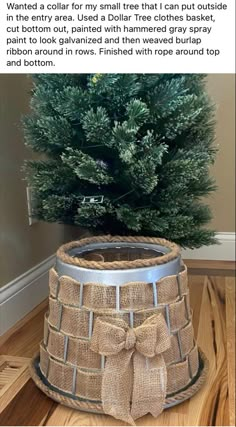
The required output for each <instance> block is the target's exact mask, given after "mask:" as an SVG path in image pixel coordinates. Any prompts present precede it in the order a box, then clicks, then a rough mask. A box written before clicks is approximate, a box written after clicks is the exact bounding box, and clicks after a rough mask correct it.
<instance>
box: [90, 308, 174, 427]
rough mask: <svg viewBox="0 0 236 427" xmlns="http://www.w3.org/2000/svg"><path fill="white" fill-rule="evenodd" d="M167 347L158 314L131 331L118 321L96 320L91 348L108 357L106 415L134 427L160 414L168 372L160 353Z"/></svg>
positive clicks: (104, 395) (104, 393) (104, 383)
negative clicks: (145, 418) (149, 414)
mask: <svg viewBox="0 0 236 427" xmlns="http://www.w3.org/2000/svg"><path fill="white" fill-rule="evenodd" d="M170 344H171V341H170V334H169V330H168V327H167V325H166V322H165V319H164V317H163V316H162V314H160V313H159V314H155V315H153V316H151V317H149V318H148V319H147V320H145V322H143V324H142V325H140V326H138V327H137V328H134V329H133V328H129V326H128V325H127V323H126V322H124V321H123V320H122V319H119V318H112V317H98V318H97V319H96V322H95V325H94V330H93V335H92V340H91V346H90V348H91V350H92V351H94V352H96V353H99V354H101V355H104V356H107V358H106V363H105V369H104V373H103V377H102V404H103V410H104V412H105V413H106V414H110V415H112V416H113V417H115V418H117V419H121V420H123V421H125V422H128V423H130V424H132V425H135V424H134V419H136V418H139V417H141V416H143V415H145V414H147V413H148V412H150V413H151V414H152V415H153V416H155V417H157V416H158V415H159V414H160V413H161V412H162V411H163V408H164V403H165V397H166V385H167V372H166V365H165V361H164V358H163V355H162V353H163V352H164V351H166V350H167V349H168V348H169V347H170ZM130 402H132V403H130Z"/></svg>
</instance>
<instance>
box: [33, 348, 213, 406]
mask: <svg viewBox="0 0 236 427" xmlns="http://www.w3.org/2000/svg"><path fill="white" fill-rule="evenodd" d="M199 356H200V362H201V365H202V367H201V368H200V369H199V372H198V373H197V375H196V376H195V378H194V379H193V381H192V382H191V383H190V384H189V386H187V388H186V389H183V390H180V391H179V392H177V393H175V394H174V395H171V396H168V395H167V397H166V401H165V407H169V406H174V405H178V404H179V403H181V402H183V401H184V400H187V399H189V398H190V397H192V396H193V395H194V394H195V393H196V392H197V391H198V390H199V389H200V388H201V387H202V385H203V384H204V382H205V381H206V378H207V374H208V370H209V362H208V360H207V358H206V356H205V354H204V353H203V352H202V351H201V350H200V349H199ZM38 359H39V355H38V354H37V355H36V356H35V357H34V358H33V359H32V361H31V364H30V366H29V370H30V375H31V378H32V379H33V381H34V382H35V384H36V386H37V387H39V388H40V390H42V391H43V392H44V393H45V394H46V395H47V396H49V397H50V398H52V399H53V400H55V401H56V402H58V403H61V404H63V405H65V406H69V407H70V408H74V409H78V410H81V411H88V412H95V413H96V412H97V413H101V414H103V413H104V412H103V409H102V404H101V403H100V402H92V401H89V400H82V399H79V398H76V399H72V398H70V397H67V396H65V395H64V394H62V393H59V392H57V391H54V390H53V389H52V388H51V387H49V386H47V385H46V384H44V382H43V381H42V379H41V378H40V377H39V374H38V372H37V366H38Z"/></svg>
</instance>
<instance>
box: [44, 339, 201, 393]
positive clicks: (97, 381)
mask: <svg viewBox="0 0 236 427" xmlns="http://www.w3.org/2000/svg"><path fill="white" fill-rule="evenodd" d="M188 359H189V362H188ZM49 360H50V363H49ZM188 364H189V365H190V369H191V371H192V375H193V377H194V376H195V375H196V374H197V372H198V368H199V361H198V349H197V346H194V348H193V349H192V350H191V352H190V353H189V355H188V356H186V360H185V361H184V362H180V363H174V364H171V365H169V366H167V396H168V395H171V394H172V393H174V392H178V391H180V390H181V389H182V388H184V387H186V386H187V385H188V384H189V383H190V381H191V376H190V373H189V365H188ZM58 367H60V371H57V368H58ZM40 368H41V371H42V373H43V375H44V376H45V377H46V378H48V381H49V382H50V383H51V384H52V385H54V386H55V387H57V388H59V389H60V390H62V391H67V392H71V390H72V384H73V371H74V370H73V366H72V365H69V364H64V363H62V362H59V361H56V360H55V359H53V358H52V357H51V356H50V355H49V354H48V352H47V351H46V349H45V347H44V345H43V343H41V346H40ZM56 372H60V375H58V374H57V373H56ZM47 373H48V374H47ZM102 373H103V371H101V370H98V371H94V372H90V371H89V372H88V371H86V370H83V369H80V368H77V381H76V390H75V395H76V396H78V397H81V398H84V399H88V400H98V401H101V387H102ZM66 377H67V378H68V381H69V382H67V379H65V378H66ZM65 384H66V387H65Z"/></svg>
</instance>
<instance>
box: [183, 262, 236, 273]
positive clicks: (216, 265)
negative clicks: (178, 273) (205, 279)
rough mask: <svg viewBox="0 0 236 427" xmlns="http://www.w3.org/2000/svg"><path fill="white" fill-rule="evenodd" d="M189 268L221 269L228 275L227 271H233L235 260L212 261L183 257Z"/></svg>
mask: <svg viewBox="0 0 236 427" xmlns="http://www.w3.org/2000/svg"><path fill="white" fill-rule="evenodd" d="M184 262H185V264H186V265H187V267H188V268H189V269H198V270H200V269H202V270H203V269H204V270H223V271H224V274H225V275H226V274H227V275H228V272H229V271H235V261H214V260H205V259H202V260H201V259H184Z"/></svg>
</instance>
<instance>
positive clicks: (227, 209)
mask: <svg viewBox="0 0 236 427" xmlns="http://www.w3.org/2000/svg"><path fill="white" fill-rule="evenodd" d="M207 87H208V92H209V94H210V96H211V97H212V99H213V100H214V101H215V103H216V105H217V111H216V121H217V123H216V143H217V144H219V153H218V156H217V160H216V163H215V165H214V167H213V168H212V174H213V176H214V177H215V179H216V183H217V185H218V190H217V191H216V193H215V194H214V195H212V196H211V197H210V198H209V205H210V206H211V208H212V211H213V215H214V218H213V221H212V222H211V224H210V226H211V227H212V228H214V229H215V230H217V231H220V232H233V231H235V75H234V74H211V75H209V76H208V85H207Z"/></svg>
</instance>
